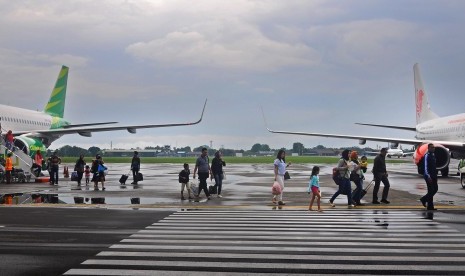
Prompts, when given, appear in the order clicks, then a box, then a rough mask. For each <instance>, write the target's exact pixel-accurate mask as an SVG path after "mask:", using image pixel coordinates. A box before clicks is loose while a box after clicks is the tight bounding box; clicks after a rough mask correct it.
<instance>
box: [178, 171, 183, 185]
mask: <svg viewBox="0 0 465 276" xmlns="http://www.w3.org/2000/svg"><path fill="white" fill-rule="evenodd" d="M183 171H184V170H182V171H181V172H180V173H179V175H178V181H179V183H183V177H182V172H183Z"/></svg>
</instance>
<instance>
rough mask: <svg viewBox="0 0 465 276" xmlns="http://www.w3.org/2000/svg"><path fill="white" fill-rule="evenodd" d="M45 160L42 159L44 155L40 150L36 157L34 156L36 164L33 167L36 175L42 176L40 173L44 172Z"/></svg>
mask: <svg viewBox="0 0 465 276" xmlns="http://www.w3.org/2000/svg"><path fill="white" fill-rule="evenodd" d="M43 160H44V158H43V157H42V153H41V152H40V150H37V151H36V155H35V156H34V164H33V165H32V168H33V169H34V170H35V175H36V176H40V173H41V172H42V162H43Z"/></svg>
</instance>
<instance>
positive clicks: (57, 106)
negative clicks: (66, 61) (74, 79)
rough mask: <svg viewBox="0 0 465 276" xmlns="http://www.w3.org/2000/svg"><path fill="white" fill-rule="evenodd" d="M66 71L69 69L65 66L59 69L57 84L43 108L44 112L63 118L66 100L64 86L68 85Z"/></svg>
mask: <svg viewBox="0 0 465 276" xmlns="http://www.w3.org/2000/svg"><path fill="white" fill-rule="evenodd" d="M68 71H69V68H68V67H66V66H64V65H63V66H62V67H61V71H60V74H59V75H58V78H57V82H56V83H55V87H54V88H53V91H52V94H51V95H50V99H49V100H48V103H47V105H46V106H45V109H44V112H45V113H47V114H49V115H52V116H56V117H60V118H63V113H64V112H65V100H66V84H67V83H68Z"/></svg>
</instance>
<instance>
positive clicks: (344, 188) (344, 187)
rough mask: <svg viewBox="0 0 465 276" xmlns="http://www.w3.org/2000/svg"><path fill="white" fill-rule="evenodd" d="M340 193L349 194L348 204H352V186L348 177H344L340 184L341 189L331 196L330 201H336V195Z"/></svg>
mask: <svg viewBox="0 0 465 276" xmlns="http://www.w3.org/2000/svg"><path fill="white" fill-rule="evenodd" d="M340 194H347V205H351V204H352V188H351V186H350V180H349V179H347V178H342V179H341V181H340V184H339V189H338V190H337V192H336V193H334V195H333V196H332V197H331V199H330V201H331V202H334V200H335V199H336V197H338V195H340Z"/></svg>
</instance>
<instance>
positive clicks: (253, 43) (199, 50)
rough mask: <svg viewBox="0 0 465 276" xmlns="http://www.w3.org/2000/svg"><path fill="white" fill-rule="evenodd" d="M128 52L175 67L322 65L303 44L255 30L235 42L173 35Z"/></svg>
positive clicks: (266, 68)
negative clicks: (282, 40) (280, 39)
mask: <svg viewBox="0 0 465 276" xmlns="http://www.w3.org/2000/svg"><path fill="white" fill-rule="evenodd" d="M226 37H228V39H225V38H226ZM126 50H127V52H128V53H130V54H131V55H134V56H135V57H137V58H140V59H148V60H152V61H154V62H156V63H161V64H163V65H164V66H176V67H183V66H188V67H189V66H191V67H201V68H221V69H235V70H246V71H249V70H252V71H274V70H278V69H281V68H283V67H293V66H308V65H315V64H317V63H318V62H319V56H318V53H317V52H316V51H314V50H313V49H311V48H309V47H307V46H306V45H304V44H302V43H298V44H293V45H292V44H288V43H282V42H278V41H273V40H271V39H268V38H266V37H265V36H263V35H262V34H260V33H258V32H257V31H254V30H251V32H250V33H248V34H244V35H243V36H238V37H235V38H234V39H231V37H230V36H228V34H221V35H218V36H214V37H207V36H206V35H203V34H201V33H199V32H172V33H169V34H168V35H166V36H165V37H163V38H160V39H154V40H151V41H149V42H139V43H135V44H132V45H130V46H128V47H127V49H126Z"/></svg>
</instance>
